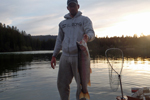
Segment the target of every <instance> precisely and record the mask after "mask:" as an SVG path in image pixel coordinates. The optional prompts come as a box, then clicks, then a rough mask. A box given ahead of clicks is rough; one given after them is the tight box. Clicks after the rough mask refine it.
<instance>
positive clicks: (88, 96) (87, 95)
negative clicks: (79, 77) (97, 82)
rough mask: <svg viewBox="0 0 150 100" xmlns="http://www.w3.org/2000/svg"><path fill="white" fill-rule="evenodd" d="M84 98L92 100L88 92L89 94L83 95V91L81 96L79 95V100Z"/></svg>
mask: <svg viewBox="0 0 150 100" xmlns="http://www.w3.org/2000/svg"><path fill="white" fill-rule="evenodd" d="M82 98H86V99H88V100H90V95H89V93H88V92H87V93H83V92H82V91H81V93H80V95H79V99H82Z"/></svg>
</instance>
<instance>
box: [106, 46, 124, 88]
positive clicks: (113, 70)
mask: <svg viewBox="0 0 150 100" xmlns="http://www.w3.org/2000/svg"><path fill="white" fill-rule="evenodd" d="M105 55H106V58H107V62H108V71H109V83H110V88H111V89H112V90H113V91H117V90H118V87H119V84H120V81H121V78H119V76H120V75H121V73H122V68H123V61H124V59H123V52H122V50H120V49H118V48H110V49H107V50H106V52H105Z"/></svg>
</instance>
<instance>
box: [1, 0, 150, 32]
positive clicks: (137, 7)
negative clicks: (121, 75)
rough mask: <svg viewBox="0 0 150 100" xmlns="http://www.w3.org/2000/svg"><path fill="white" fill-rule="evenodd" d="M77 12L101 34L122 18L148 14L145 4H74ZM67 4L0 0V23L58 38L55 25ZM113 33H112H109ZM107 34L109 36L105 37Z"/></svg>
mask: <svg viewBox="0 0 150 100" xmlns="http://www.w3.org/2000/svg"><path fill="white" fill-rule="evenodd" d="M78 1H79V4H80V9H79V10H80V11H82V12H83V15H85V16H88V17H89V18H90V19H91V20H92V22H93V26H94V29H95V30H96V33H98V31H99V32H101V33H103V32H104V31H106V30H107V29H110V27H112V26H114V25H118V23H123V22H124V21H125V19H124V16H127V15H131V14H137V13H142V12H150V6H149V4H150V1H148V0H136V1H135V0H121V1H120V0H78ZM66 7H67V0H65V1H64V0H10V1H8V0H1V3H0V14H1V16H0V22H2V23H5V24H6V25H11V26H17V27H18V29H19V30H25V31H26V32H27V33H28V34H31V35H37V34H39V35H40V34H52V35H54V34H55V35H56V34H58V24H59V22H60V21H62V20H63V19H64V18H63V16H64V15H65V14H66V13H68V11H67V9H66ZM113 31H115V30H113ZM108 34H110V33H108Z"/></svg>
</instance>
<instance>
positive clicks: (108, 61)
mask: <svg viewBox="0 0 150 100" xmlns="http://www.w3.org/2000/svg"><path fill="white" fill-rule="evenodd" d="M109 50H119V51H120V52H121V54H122V67H121V70H120V74H121V72H122V69H123V63H124V56H123V52H122V50H121V49H119V48H109V49H107V50H106V51H105V56H106V58H107V62H108V64H109V65H110V66H111V68H112V70H114V68H113V67H112V65H111V64H110V62H109V60H108V57H107V52H108V51H109ZM114 71H115V70H114ZM115 72H116V71H115ZM116 73H117V74H118V75H120V74H119V73H118V72H116Z"/></svg>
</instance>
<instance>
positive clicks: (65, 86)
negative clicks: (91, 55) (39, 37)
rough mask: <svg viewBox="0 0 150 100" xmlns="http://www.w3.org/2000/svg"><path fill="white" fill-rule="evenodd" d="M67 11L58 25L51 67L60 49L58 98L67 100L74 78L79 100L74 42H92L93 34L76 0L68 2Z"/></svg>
mask: <svg viewBox="0 0 150 100" xmlns="http://www.w3.org/2000/svg"><path fill="white" fill-rule="evenodd" d="M67 9H68V10H69V13H68V14H66V15H65V16H64V18H65V20H63V21H62V22H60V24H59V34H58V37H57V40H56V45H55V48H54V53H53V56H52V59H51V67H52V68H53V69H54V68H55V65H56V56H57V54H58V53H59V51H60V50H61V49H62V55H61V58H60V63H59V72H58V79H57V87H58V90H59V93H60V97H61V100H69V94H70V84H71V81H72V79H73V77H74V78H75V80H76V83H77V92H76V98H77V100H79V93H80V91H81V86H80V76H79V73H78V49H77V45H76V42H77V41H81V40H82V39H84V40H85V41H86V42H88V41H92V40H94V38H95V33H94V30H93V27H92V22H91V20H90V19H89V18H88V17H85V16H82V13H81V12H80V11H78V9H79V4H78V1H77V0H68V1H67ZM81 100H85V99H81Z"/></svg>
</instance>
